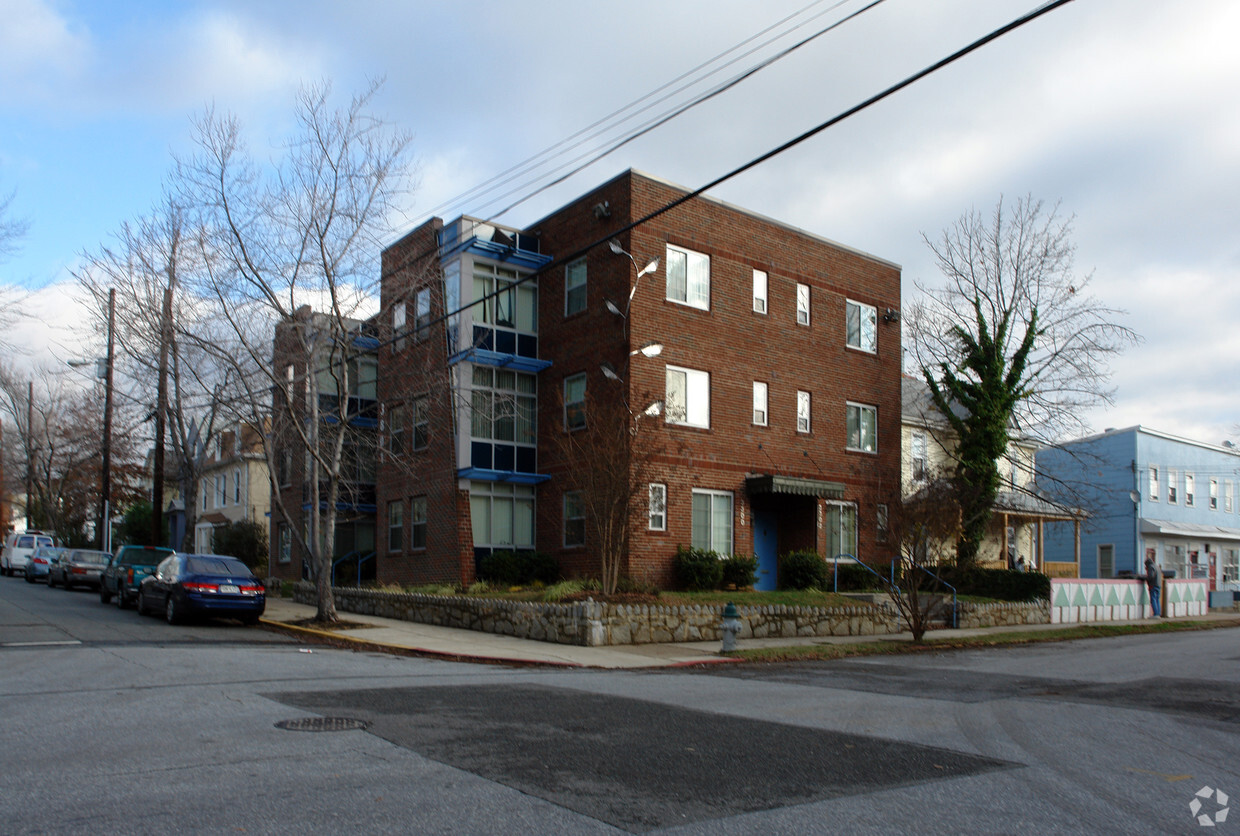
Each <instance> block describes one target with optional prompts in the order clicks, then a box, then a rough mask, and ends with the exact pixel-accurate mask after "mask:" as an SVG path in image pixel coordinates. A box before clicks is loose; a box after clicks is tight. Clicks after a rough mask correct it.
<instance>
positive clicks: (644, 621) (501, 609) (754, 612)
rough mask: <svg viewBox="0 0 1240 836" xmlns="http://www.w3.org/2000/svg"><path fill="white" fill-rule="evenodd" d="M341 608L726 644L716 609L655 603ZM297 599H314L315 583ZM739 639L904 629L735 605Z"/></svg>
mask: <svg viewBox="0 0 1240 836" xmlns="http://www.w3.org/2000/svg"><path fill="white" fill-rule="evenodd" d="M335 594H336V609H337V610H339V611H341V612H352V613H359V614H363V615H376V616H381V617H383V618H396V619H401V620H404V621H415V622H418V623H421V624H435V625H438V626H441V627H458V628H461V629H464V630H478V631H480V632H488V633H497V634H500V635H505V636H516V637H517V638H522V639H534V640H537V641H546V642H555V643H558V644H576V645H586V646H598V645H622V644H653V643H657V642H681V641H721V640H722V638H723V636H722V633H721V631H720V629H719V626H720V622H721V620H722V616H721V610H722V608H721V607H718V606H709V607H708V606H651V605H646V604H643V605H625V604H603V603H599V602H597V601H584V602H579V603H572V604H542V603H523V602H516V601H504V600H499V599H485V598H463V597H456V596H449V595H422V594H416V593H402V592H383V591H379V590H373V589H357V588H349V587H336V590H335ZM293 600H295V601H297V602H298V603H300V604H310V605H312V606H313V605H314V604H315V600H316V599H315V590H314V586H313V585H312V584H309V583H301V584H298V585H297V586H296V587H295V588H294V591H293ZM737 610H738V611H739V613H740V621H741V631H740V634H739V635H738V638H740V639H746V638H795V637H812V636H868V635H886V634H890V633H897V632H899V631H900V628H899V626H898V621H897V618H896V614H895V611H894V610H893V609H891V608H890V607H887V606H876V607H860V606H858V607H789V606H782V605H778V606H764V607H738V608H737Z"/></svg>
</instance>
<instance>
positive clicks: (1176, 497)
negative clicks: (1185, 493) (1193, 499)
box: [1167, 470, 1180, 505]
mask: <svg viewBox="0 0 1240 836" xmlns="http://www.w3.org/2000/svg"><path fill="white" fill-rule="evenodd" d="M1179 502H1180V473H1179V471H1177V470H1168V471H1167V503H1168V504H1170V505H1177V504H1179Z"/></svg>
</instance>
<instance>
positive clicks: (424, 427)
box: [413, 396, 533, 450]
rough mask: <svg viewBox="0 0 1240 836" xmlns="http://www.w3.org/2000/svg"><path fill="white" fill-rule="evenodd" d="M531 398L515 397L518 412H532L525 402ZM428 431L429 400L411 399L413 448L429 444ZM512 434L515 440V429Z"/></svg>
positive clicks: (429, 421) (429, 422)
mask: <svg viewBox="0 0 1240 836" xmlns="http://www.w3.org/2000/svg"><path fill="white" fill-rule="evenodd" d="M531 400H532V396H527V397H524V398H523V397H521V396H518V397H517V398H516V401H517V406H518V412H520V413H521V414H522V415H524V413H525V412H526V411H531V412H532V410H533V406H532V405H531V404H530V403H527V402H526V401H531ZM531 420H532V415H531ZM430 432H431V405H430V401H429V400H428V399H427V398H425V397H421V398H414V399H413V449H415V450H421V449H423V448H424V447H426V445H428V444H430ZM513 435H514V440H515V435H516V433H515V431H514V433H513Z"/></svg>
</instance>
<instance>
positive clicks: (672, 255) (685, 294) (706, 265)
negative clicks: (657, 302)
mask: <svg viewBox="0 0 1240 836" xmlns="http://www.w3.org/2000/svg"><path fill="white" fill-rule="evenodd" d="M667 298H668V299H670V300H671V301H673V302H682V303H684V304H686V305H691V306H692V307H695V308H701V309H702V310H704V311H708V310H710V256H707V255H703V254H702V253H695V252H693V250H685V249H681V248H680V247H673V246H672V245H671V244H668V245H667Z"/></svg>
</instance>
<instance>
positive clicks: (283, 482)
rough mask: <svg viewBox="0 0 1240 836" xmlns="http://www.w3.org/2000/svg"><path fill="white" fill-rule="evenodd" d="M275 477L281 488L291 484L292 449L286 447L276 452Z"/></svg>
mask: <svg viewBox="0 0 1240 836" xmlns="http://www.w3.org/2000/svg"><path fill="white" fill-rule="evenodd" d="M276 478H277V480H278V481H279V483H280V487H282V488H287V487H288V486H289V485H291V484H293V451H292V450H290V449H289V448H287V447H283V448H281V449H280V450H279V451H277V453H276Z"/></svg>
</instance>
